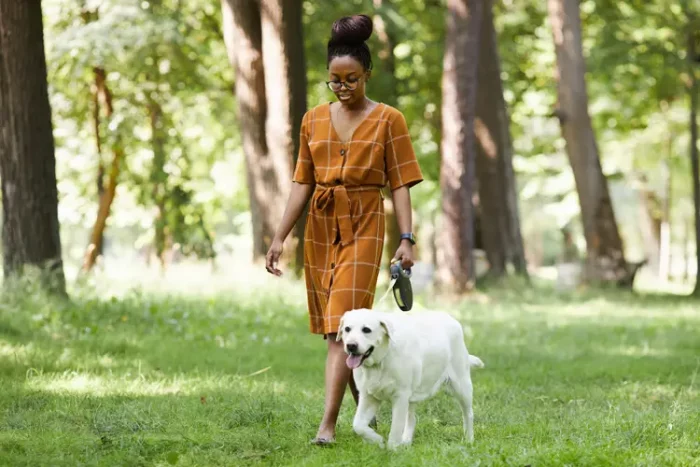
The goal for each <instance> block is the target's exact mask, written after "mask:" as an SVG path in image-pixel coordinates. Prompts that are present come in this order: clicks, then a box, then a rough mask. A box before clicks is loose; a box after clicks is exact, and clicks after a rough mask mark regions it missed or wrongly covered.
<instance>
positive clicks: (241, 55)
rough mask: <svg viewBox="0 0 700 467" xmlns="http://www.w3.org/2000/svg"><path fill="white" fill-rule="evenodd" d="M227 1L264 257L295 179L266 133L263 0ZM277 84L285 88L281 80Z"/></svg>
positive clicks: (258, 251) (258, 247) (257, 248)
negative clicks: (271, 148) (272, 151)
mask: <svg viewBox="0 0 700 467" xmlns="http://www.w3.org/2000/svg"><path fill="white" fill-rule="evenodd" d="M221 4H222V12H223V23H224V41H225V42H226V48H227V50H228V55H229V60H230V62H231V64H232V66H233V68H234V72H235V75H236V84H235V88H236V90H235V94H236V101H237V103H238V121H239V124H240V125H239V126H240V132H241V136H242V140H243V152H244V154H245V160H246V176H247V183H248V192H249V198H250V211H251V216H252V226H253V258H252V259H254V260H260V259H263V258H264V257H265V254H266V253H267V248H268V245H269V244H270V242H271V241H272V237H273V236H274V234H275V230H276V228H277V224H278V223H279V220H280V219H281V216H282V214H281V213H282V212H283V211H284V206H285V204H286V199H284V198H283V197H282V193H283V192H285V190H283V189H282V188H281V187H283V186H285V185H286V184H287V183H288V182H289V180H290V179H291V175H290V174H291V168H290V165H291V164H289V163H283V164H277V163H276V157H277V156H276V155H275V156H271V155H270V152H269V150H268V145H267V140H266V137H265V133H266V121H267V113H268V112H267V101H266V90H265V89H266V86H265V73H264V62H263V50H262V35H263V34H262V26H261V11H260V3H259V1H251V0H221ZM271 73H272V71H271ZM273 79H274V78H273ZM276 83H277V85H278V86H279V81H278V80H277V81H276ZM277 110H278V109H275V111H276V112H277ZM275 154H277V152H276V151H275ZM278 165H279V167H278Z"/></svg>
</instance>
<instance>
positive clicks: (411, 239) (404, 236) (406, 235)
mask: <svg viewBox="0 0 700 467" xmlns="http://www.w3.org/2000/svg"><path fill="white" fill-rule="evenodd" d="M401 240H408V241H409V242H411V245H415V244H416V236H415V235H413V232H409V233H404V234H401Z"/></svg>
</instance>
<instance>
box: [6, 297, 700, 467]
mask: <svg viewBox="0 0 700 467" xmlns="http://www.w3.org/2000/svg"><path fill="white" fill-rule="evenodd" d="M300 289H301V286H299V285H296V286H295V288H293V289H289V287H282V288H280V289H279V290H276V291H274V292H273V293H270V292H269V291H265V290H262V289H259V288H251V289H250V290H247V291H245V292H244V291H240V292H234V293H228V294H219V295H216V296H215V297H213V298H207V297H197V296H191V297H187V296H185V295H180V296H172V295H163V294H159V295H155V294H143V293H132V294H127V295H125V296H122V297H120V298H118V299H117V298H115V299H107V300H97V299H93V298H90V296H89V295H86V294H77V295H75V296H74V299H73V302H72V303H70V304H67V303H52V302H50V301H46V300H43V299H41V298H38V297H37V296H35V295H33V294H24V295H23V296H5V297H2V301H0V464H2V465H12V466H24V465H27V466H43V465H70V466H75V465H105V466H117V465H124V466H139V465H149V466H151V465H163V466H165V465H172V464H175V465H200V466H201V465H217V466H218V465H236V466H237V465H257V464H265V465H318V466H321V465H323V466H326V465H338V466H340V465H347V466H366V465H367V466H369V465H381V466H389V465H396V466H406V465H426V466H428V465H430V466H434V465H453V464H456V465H481V466H483V465H513V466H523V465H533V466H536V465H537V466H541V465H591V466H606V465H610V466H613V465H614V466H618V465H649V466H662V465H669V466H684V465H700V398H699V397H698V387H700V378H699V377H698V372H700V304H698V303H697V302H692V301H683V300H681V299H678V298H669V297H659V296H647V297H635V296H632V295H619V294H612V293H607V292H606V293H604V294H602V293H601V294H599V295H596V294H595V293H592V292H588V293H585V294H578V295H559V294H556V293H554V292H552V291H550V290H547V289H535V290H527V289H523V288H516V289H514V290H511V291H507V290H497V291H494V292H493V293H492V294H490V295H489V297H488V299H487V300H469V301H466V300H465V301H463V302H461V303H459V304H457V305H449V307H448V309H449V310H450V311H452V312H453V313H454V314H455V316H457V317H459V318H460V320H461V321H462V322H463V323H464V324H465V325H466V326H467V342H468V346H469V348H470V350H471V352H472V353H474V354H475V355H478V356H479V357H481V358H482V359H483V360H484V362H485V363H486V368H485V369H483V370H480V371H475V372H474V375H473V380H474V388H475V392H474V410H475V424H474V426H475V443H474V444H473V445H471V446H469V445H465V444H464V443H463V442H462V441H461V415H460V411H459V409H458V406H457V404H456V402H454V401H453V400H452V399H451V398H450V397H449V396H448V395H447V394H446V393H444V392H443V393H440V394H439V395H438V396H437V397H436V398H434V399H432V400H430V401H427V402H426V403H423V404H422V405H420V406H419V409H418V417H419V418H418V425H417V429H416V434H415V439H414V445H413V446H412V447H410V448H408V449H403V450H401V451H399V452H396V453H390V452H386V451H384V450H381V449H380V448H377V447H374V446H371V445H368V444H365V443H363V442H362V441H361V440H360V439H359V438H358V437H357V436H356V435H355V434H354V433H353V432H352V429H351V420H352V416H353V414H354V404H353V403H352V401H351V398H350V397H349V394H348V396H347V397H346V400H345V402H346V403H345V404H344V405H343V409H342V413H341V419H340V424H339V430H338V442H337V444H336V445H335V446H332V447H327V448H319V447H315V446H310V445H309V444H308V442H309V440H310V438H311V437H312V436H313V435H314V434H315V430H316V427H317V423H318V421H319V419H320V416H321V414H322V408H323V363H324V355H325V343H324V341H323V340H322V339H321V338H319V337H317V336H312V335H310V334H309V333H308V330H307V329H308V328H307V319H306V311H305V308H304V301H303V289H301V290H300ZM290 290H293V291H294V292H293V293H289V291H290ZM389 418H390V413H389V410H388V407H386V406H385V407H383V409H382V411H381V412H380V420H379V431H380V433H382V434H383V435H384V436H386V434H387V433H388V429H389Z"/></svg>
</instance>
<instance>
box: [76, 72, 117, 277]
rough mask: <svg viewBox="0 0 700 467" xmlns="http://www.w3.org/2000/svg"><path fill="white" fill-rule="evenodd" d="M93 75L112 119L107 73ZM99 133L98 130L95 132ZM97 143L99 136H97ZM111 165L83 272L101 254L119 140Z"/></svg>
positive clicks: (108, 116)
mask: <svg viewBox="0 0 700 467" xmlns="http://www.w3.org/2000/svg"><path fill="white" fill-rule="evenodd" d="M93 72H94V74H95V88H96V92H97V94H98V96H99V101H101V103H102V106H103V107H104V109H105V117H106V118H107V120H109V119H111V118H112V113H113V112H114V108H113V106H112V93H111V91H110V90H109V86H107V73H106V72H105V70H104V69H103V68H100V67H95V68H94V69H93ZM97 131H99V130H97ZM98 143H99V136H98ZM112 153H113V155H112V163H111V165H110V169H109V178H108V179H107V185H106V186H105V187H104V188H103V190H102V192H101V193H100V192H99V188H98V193H99V202H98V207H97V217H96V218H95V223H94V224H93V226H92V233H91V234H90V243H89V244H88V247H87V249H86V250H85V255H84V258H83V266H82V271H83V272H89V271H90V270H91V269H92V268H93V267H94V266H95V261H96V260H97V256H98V255H99V254H101V252H102V242H103V240H104V231H105V227H106V226H107V218H108V217H109V213H110V211H111V209H112V202H113V201H114V196H115V195H116V192H117V179H118V177H119V172H120V169H121V163H122V160H123V159H124V150H123V149H122V147H121V143H120V142H119V138H118V137H117V138H115V143H114V146H113V147H112ZM103 170H104V169H103V168H102V162H101V159H100V169H98V187H99V184H101V183H102V178H103V177H102V175H101V172H102V171H103Z"/></svg>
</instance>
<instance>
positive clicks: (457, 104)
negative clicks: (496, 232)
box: [439, 0, 483, 293]
mask: <svg viewBox="0 0 700 467" xmlns="http://www.w3.org/2000/svg"><path fill="white" fill-rule="evenodd" d="M447 6H448V15H447V31H446V33H447V34H446V43H445V55H444V60H443V77H442V144H441V146H442V147H441V152H442V160H441V164H440V186H441V189H442V228H441V230H442V241H441V242H440V246H441V254H440V259H439V265H440V283H441V286H443V287H450V288H452V289H453V290H454V291H455V292H457V293H460V292H464V291H467V290H469V289H471V288H472V287H473V286H474V283H475V281H476V274H475V268H474V263H475V262H474V254H473V249H474V207H473V200H472V196H473V194H472V193H473V187H472V185H473V181H474V163H475V159H476V154H475V153H476V141H475V134H474V116H475V110H476V90H477V64H478V60H479V46H480V44H479V37H480V31H479V29H480V26H481V23H482V21H481V19H482V8H483V5H482V2H481V1H480V0H448V2H447Z"/></svg>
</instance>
